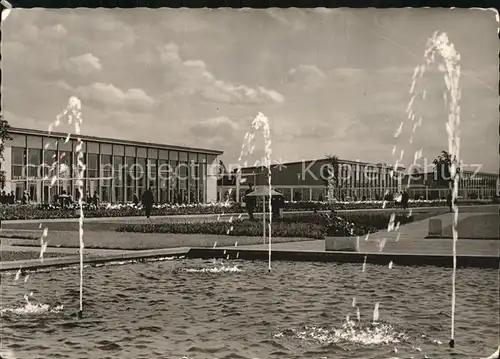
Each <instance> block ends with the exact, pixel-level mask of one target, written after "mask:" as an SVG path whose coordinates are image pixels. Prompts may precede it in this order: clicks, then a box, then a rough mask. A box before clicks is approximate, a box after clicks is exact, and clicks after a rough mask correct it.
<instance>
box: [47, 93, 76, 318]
mask: <svg viewBox="0 0 500 359" xmlns="http://www.w3.org/2000/svg"><path fill="white" fill-rule="evenodd" d="M62 119H67V121H68V124H69V125H70V126H71V125H73V126H74V130H75V134H76V136H77V143H78V144H77V146H76V149H75V152H76V153H77V168H78V171H77V181H76V183H77V188H78V207H79V212H80V216H79V219H78V227H79V228H78V236H79V242H80V310H79V312H78V316H79V317H81V316H82V314H83V267H84V266H83V251H84V247H85V246H84V242H83V220H84V214H83V178H84V174H85V163H84V161H83V142H82V139H81V137H80V129H81V125H82V122H83V118H82V103H81V101H80V100H79V99H78V98H77V97H75V96H72V97H70V98H69V101H68V105H67V106H66V108H65V109H64V111H63V112H62V113H61V114H59V115H57V117H56V120H55V122H54V123H51V124H50V125H49V136H50V133H51V132H52V130H53V128H54V127H58V126H59V125H60V123H61V120H62ZM70 138H71V135H70V134H69V133H68V135H67V136H66V139H65V143H68V142H69V141H70ZM46 148H47V146H46ZM58 162H59V161H55V163H54V164H53V165H52V169H53V168H54V167H55V166H57V169H58V170H57V171H55V172H56V173H55V174H53V176H52V179H51V186H53V185H54V184H55V183H56V181H57V180H58V178H59V167H60V166H59V164H58ZM71 172H73V171H72V170H71ZM44 233H45V231H44Z"/></svg>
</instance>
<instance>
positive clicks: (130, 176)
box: [125, 157, 136, 202]
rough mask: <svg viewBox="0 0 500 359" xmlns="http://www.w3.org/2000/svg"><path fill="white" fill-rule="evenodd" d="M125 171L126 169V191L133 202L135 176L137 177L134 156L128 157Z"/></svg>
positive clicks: (128, 199)
mask: <svg viewBox="0 0 500 359" xmlns="http://www.w3.org/2000/svg"><path fill="white" fill-rule="evenodd" d="M125 171H126V178H125V185H126V188H127V192H126V196H127V201H128V202H132V201H133V200H134V194H135V178H136V166H135V158H134V157H126V165H125Z"/></svg>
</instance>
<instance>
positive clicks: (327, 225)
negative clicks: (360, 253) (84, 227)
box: [117, 213, 413, 239]
mask: <svg viewBox="0 0 500 359" xmlns="http://www.w3.org/2000/svg"><path fill="white" fill-rule="evenodd" d="M390 217H391V216H390V215H389V214H384V213H377V214H356V215H354V216H352V215H347V216H336V215H333V216H330V215H323V214H300V215H295V216H292V217H289V218H283V219H279V220H276V221H274V222H273V223H272V226H271V235H272V236H273V237H290V238H291V237H302V238H313V239H323V238H324V237H325V236H332V237H352V236H362V235H366V234H368V233H373V232H376V231H378V230H381V229H384V228H387V226H388V223H389V220H390ZM412 221H413V217H412V216H406V215H398V216H395V219H394V223H400V224H406V223H409V222H412ZM117 231H118V232H134V233H177V234H213V235H229V236H245V237H258V236H262V222H260V221H249V220H241V219H239V220H236V221H232V222H202V223H161V224H126V225H122V226H120V227H119V228H118V229H117Z"/></svg>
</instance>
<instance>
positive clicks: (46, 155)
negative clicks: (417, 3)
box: [43, 150, 57, 178]
mask: <svg viewBox="0 0 500 359" xmlns="http://www.w3.org/2000/svg"><path fill="white" fill-rule="evenodd" d="M56 156H57V155H56V151H54V150H45V151H44V152H43V176H44V177H47V178H51V177H52V176H55V175H56V171H55V168H54V167H53V166H54V164H55V163H56Z"/></svg>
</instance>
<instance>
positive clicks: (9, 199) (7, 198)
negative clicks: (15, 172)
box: [0, 191, 16, 204]
mask: <svg viewBox="0 0 500 359" xmlns="http://www.w3.org/2000/svg"><path fill="white" fill-rule="evenodd" d="M0 203H1V204H15V203H16V195H15V194H14V191H12V192H10V193H6V192H5V191H2V193H1V194H0Z"/></svg>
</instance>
